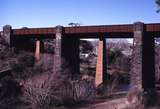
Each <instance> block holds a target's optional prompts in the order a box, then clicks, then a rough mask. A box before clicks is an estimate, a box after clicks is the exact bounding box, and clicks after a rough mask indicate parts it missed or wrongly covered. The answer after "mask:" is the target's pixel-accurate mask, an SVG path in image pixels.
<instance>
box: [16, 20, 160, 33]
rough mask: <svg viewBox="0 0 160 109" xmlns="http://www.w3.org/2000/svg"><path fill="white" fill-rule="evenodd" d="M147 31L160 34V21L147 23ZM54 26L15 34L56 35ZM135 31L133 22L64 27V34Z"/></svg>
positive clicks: (17, 30) (19, 30)
mask: <svg viewBox="0 0 160 109" xmlns="http://www.w3.org/2000/svg"><path fill="white" fill-rule="evenodd" d="M145 30H146V32H150V33H158V34H160V23H152V24H145ZM55 33H56V29H55V27H53V28H25V29H13V35H18V36H20V35H35V36H37V35H55ZM99 33H104V34H105V33H124V34H125V33H126V34H127V33H133V24H125V25H99V26H79V27H64V34H99Z"/></svg>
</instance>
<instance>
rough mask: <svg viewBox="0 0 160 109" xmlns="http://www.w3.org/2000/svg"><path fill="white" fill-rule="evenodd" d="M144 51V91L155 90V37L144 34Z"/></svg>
mask: <svg viewBox="0 0 160 109" xmlns="http://www.w3.org/2000/svg"><path fill="white" fill-rule="evenodd" d="M144 35H145V37H143V51H142V56H143V57H142V64H143V65H142V86H143V89H144V91H147V92H148V91H149V92H150V91H154V90H155V50H154V37H153V36H151V35H149V34H147V33H144Z"/></svg>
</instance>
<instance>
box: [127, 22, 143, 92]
mask: <svg viewBox="0 0 160 109" xmlns="http://www.w3.org/2000/svg"><path fill="white" fill-rule="evenodd" d="M133 32H134V40H133V52H132V59H131V73H130V78H131V81H130V83H131V84H130V85H131V87H132V88H133V89H138V90H140V91H142V40H143V36H144V24H143V23H141V22H136V23H134V25H133Z"/></svg>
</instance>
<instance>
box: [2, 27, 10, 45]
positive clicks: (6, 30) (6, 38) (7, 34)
mask: <svg viewBox="0 0 160 109" xmlns="http://www.w3.org/2000/svg"><path fill="white" fill-rule="evenodd" d="M11 32H12V27H11V26H10V25H5V26H4V27H3V33H2V37H3V39H4V41H5V43H6V44H7V45H9V46H11Z"/></svg>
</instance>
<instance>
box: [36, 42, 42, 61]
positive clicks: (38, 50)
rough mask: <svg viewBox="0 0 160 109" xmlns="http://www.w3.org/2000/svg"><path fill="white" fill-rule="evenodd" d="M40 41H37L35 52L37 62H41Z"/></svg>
mask: <svg viewBox="0 0 160 109" xmlns="http://www.w3.org/2000/svg"><path fill="white" fill-rule="evenodd" d="M40 44H41V42H40V40H36V50H35V59H36V61H39V60H40Z"/></svg>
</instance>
